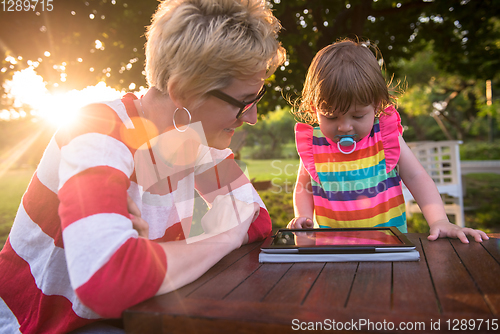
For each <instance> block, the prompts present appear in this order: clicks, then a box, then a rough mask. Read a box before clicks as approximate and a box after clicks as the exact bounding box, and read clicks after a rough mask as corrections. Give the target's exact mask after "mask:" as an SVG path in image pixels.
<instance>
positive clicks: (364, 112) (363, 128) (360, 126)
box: [317, 104, 375, 142]
mask: <svg viewBox="0 0 500 334" xmlns="http://www.w3.org/2000/svg"><path fill="white" fill-rule="evenodd" d="M317 116H318V122H319V127H320V129H321V132H323V134H324V135H325V136H326V137H327V138H329V139H331V140H333V141H334V142H338V141H339V137H337V136H343V135H356V141H359V140H360V139H362V138H364V137H366V136H368V135H369V134H370V132H371V130H372V127H373V122H374V120H375V107H374V106H373V105H368V106H359V105H356V104H353V105H352V106H351V108H349V110H348V111H347V112H346V113H345V114H341V113H340V112H334V113H333V114H331V115H325V114H324V113H322V112H321V110H318V111H317Z"/></svg>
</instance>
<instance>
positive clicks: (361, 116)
mask: <svg viewBox="0 0 500 334" xmlns="http://www.w3.org/2000/svg"><path fill="white" fill-rule="evenodd" d="M363 117H365V115H359V116H352V118H355V119H360V118H363Z"/></svg>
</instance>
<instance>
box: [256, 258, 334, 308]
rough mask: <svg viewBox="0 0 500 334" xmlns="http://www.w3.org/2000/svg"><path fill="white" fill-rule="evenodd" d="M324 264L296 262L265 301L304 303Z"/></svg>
mask: <svg viewBox="0 0 500 334" xmlns="http://www.w3.org/2000/svg"><path fill="white" fill-rule="evenodd" d="M270 265H271V264H270ZM324 266H325V264H324V263H294V264H293V265H292V267H291V268H290V270H288V272H287V274H286V275H285V276H284V277H282V279H281V280H280V281H279V282H278V284H276V285H275V286H274V287H273V289H272V290H271V291H270V292H269V294H267V295H266V296H265V297H264V299H263V302H268V303H281V304H296V305H300V304H302V302H303V300H304V298H305V297H306V295H307V293H308V292H309V290H310V289H311V287H312V285H313V284H314V282H315V281H316V279H317V278H318V276H319V274H320V272H321V270H322V269H323V267H324Z"/></svg>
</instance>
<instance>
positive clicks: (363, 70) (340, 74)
mask: <svg viewBox="0 0 500 334" xmlns="http://www.w3.org/2000/svg"><path fill="white" fill-rule="evenodd" d="M394 102H395V97H394V96H392V95H391V94H389V89H388V84H387V83H386V81H385V79H384V76H383V75H382V71H381V66H380V64H379V63H378V61H377V58H376V56H375V54H374V53H373V52H372V51H371V50H370V45H369V43H363V42H355V41H353V40H349V39H345V40H342V41H339V42H336V43H334V44H331V45H329V46H327V47H325V48H323V49H322V50H320V51H319V52H318V53H317V54H316V56H315V57H314V59H313V61H312V63H311V65H310V67H309V70H308V72H307V76H306V80H305V82H304V88H303V91H302V97H301V99H300V101H299V102H298V103H297V107H296V109H295V112H294V113H295V115H296V116H297V117H298V118H299V120H301V121H303V122H305V123H309V124H316V123H317V116H316V110H320V111H321V112H322V113H324V114H326V115H331V114H333V113H335V112H340V113H346V112H347V111H348V110H349V108H350V107H351V105H352V104H353V103H356V104H359V105H363V106H367V105H374V106H376V107H377V108H378V109H377V116H378V115H379V114H380V112H381V111H383V110H384V109H385V108H386V107H388V106H389V105H391V104H393V103H394Z"/></svg>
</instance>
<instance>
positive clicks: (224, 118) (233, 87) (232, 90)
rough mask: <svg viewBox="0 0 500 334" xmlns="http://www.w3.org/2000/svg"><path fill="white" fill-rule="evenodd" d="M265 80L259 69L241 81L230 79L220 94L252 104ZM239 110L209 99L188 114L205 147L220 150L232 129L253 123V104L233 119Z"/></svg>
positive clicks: (229, 140) (215, 98)
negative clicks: (200, 129)
mask: <svg viewBox="0 0 500 334" xmlns="http://www.w3.org/2000/svg"><path fill="white" fill-rule="evenodd" d="M265 77H266V71H265V70H263V71H260V72H257V73H255V74H254V75H252V76H250V77H247V78H244V79H233V80H232V81H231V84H230V85H229V86H227V87H226V88H224V89H221V90H220V91H221V92H223V93H225V94H227V95H229V96H231V97H233V98H234V99H236V100H238V101H252V100H254V99H255V97H256V96H257V94H258V93H259V91H260V90H261V88H262V86H263V85H264V79H265ZM239 109H240V108H238V107H236V106H234V105H232V104H230V103H228V102H226V101H223V100H221V99H219V98H217V97H214V96H210V97H209V98H208V99H207V100H206V101H205V102H204V103H203V104H201V105H200V106H199V107H198V108H196V109H193V110H190V111H191V114H192V116H193V118H192V122H198V121H201V124H202V125H203V131H204V132H205V133H204V134H205V136H206V139H207V144H208V146H210V147H214V148H217V149H221V150H222V149H225V148H227V147H228V146H229V144H230V143H231V138H232V137H233V135H234V130H235V129H236V128H238V127H240V126H242V125H243V123H248V124H250V125H254V124H255V123H257V106H256V105H255V106H253V107H252V108H250V109H249V110H248V111H246V112H245V113H244V114H243V115H241V117H240V118H238V119H236V115H238V111H239Z"/></svg>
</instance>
